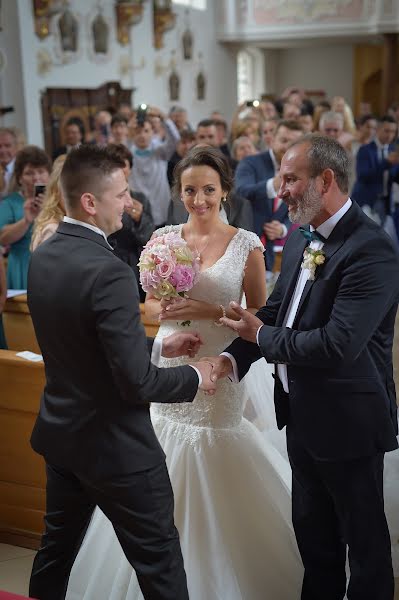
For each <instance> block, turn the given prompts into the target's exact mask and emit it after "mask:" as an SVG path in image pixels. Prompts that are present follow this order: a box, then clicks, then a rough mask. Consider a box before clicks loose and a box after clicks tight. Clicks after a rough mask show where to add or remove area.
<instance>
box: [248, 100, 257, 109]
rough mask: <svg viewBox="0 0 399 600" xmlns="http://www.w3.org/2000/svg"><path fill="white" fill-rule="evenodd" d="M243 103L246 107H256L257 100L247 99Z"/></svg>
mask: <svg viewBox="0 0 399 600" xmlns="http://www.w3.org/2000/svg"><path fill="white" fill-rule="evenodd" d="M245 104H246V106H248V108H258V106H259V100H248V101H247V102H246V103H245Z"/></svg>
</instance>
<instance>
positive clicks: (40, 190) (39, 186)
mask: <svg viewBox="0 0 399 600" xmlns="http://www.w3.org/2000/svg"><path fill="white" fill-rule="evenodd" d="M45 191H46V186H45V185H44V183H35V198H36V196H38V195H39V194H44V193H45Z"/></svg>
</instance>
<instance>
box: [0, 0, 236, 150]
mask: <svg viewBox="0 0 399 600" xmlns="http://www.w3.org/2000/svg"><path fill="white" fill-rule="evenodd" d="M4 4H8V3H4ZM12 4H15V5H16V7H17V8H18V19H19V20H18V26H17V23H16V22H14V24H13V25H14V27H13V28H12V33H11V28H10V36H11V37H10V39H9V40H8V43H7V44H6V48H5V50H6V54H8V57H9V62H10V63H11V66H10V72H13V77H14V78H15V80H16V84H15V85H14V88H11V87H9V90H10V96H9V102H10V103H11V104H15V102H16V98H17V96H19V97H20V99H21V101H22V102H23V104H24V114H25V125H26V133H27V138H28V141H29V143H35V144H39V145H43V124H42V115H41V106H40V94H41V91H42V90H44V89H45V88H47V87H63V88H65V87H71V88H75V87H83V88H86V87H87V88H95V87H98V86H100V85H102V84H103V83H105V82H107V81H120V83H121V85H122V87H125V88H128V87H134V88H136V91H135V93H134V95H133V98H134V104H135V105H137V104H138V103H141V102H146V103H150V104H154V105H157V106H159V108H161V109H163V110H168V108H169V107H170V106H171V105H173V104H179V105H182V106H184V107H186V108H187V109H188V113H189V118H190V121H191V123H192V124H193V125H194V126H195V125H196V123H197V122H198V120H200V119H201V118H204V117H207V116H208V115H209V114H210V112H211V111H212V110H214V109H218V110H220V111H221V112H222V113H223V114H224V115H225V116H226V118H228V119H230V117H231V115H232V113H233V110H234V108H235V105H236V88H237V84H236V81H237V77H236V59H235V52H234V51H232V50H230V49H226V48H224V47H223V46H221V45H220V44H218V43H217V42H216V33H215V17H214V4H213V2H210V0H208V2H207V9H206V10H203V11H202V10H195V9H194V8H192V9H191V10H190V14H189V22H190V28H191V31H192V33H193V37H194V51H193V59H192V60H189V61H184V60H183V55H182V46H181V36H182V34H183V31H184V29H185V27H186V17H185V7H184V6H181V5H179V4H174V5H173V11H174V12H175V13H176V15H177V18H176V25H175V27H174V28H173V29H172V30H170V31H167V32H166V33H165V34H164V48H163V49H162V50H156V49H155V48H154V47H153V28H152V19H153V15H152V3H151V2H149V1H147V2H145V3H144V5H143V6H144V11H143V18H142V21H141V22H140V23H139V24H137V25H135V26H133V27H132V28H131V29H130V36H131V41H130V44H129V45H128V46H121V45H120V44H119V43H118V41H117V37H116V36H117V32H116V23H115V20H116V19H115V14H114V2H113V0H105V1H103V2H102V6H103V15H104V17H105V19H106V20H107V21H108V22H109V24H110V27H111V32H110V52H109V60H108V61H107V62H103V63H97V62H94V60H93V59H92V58H91V57H90V54H92V53H91V51H90V47H91V44H90V36H89V33H88V31H89V24H90V20H91V19H92V18H93V17H94V16H95V15H96V14H97V11H98V0H85V2H84V3H83V2H81V1H79V0H71V2H70V9H71V11H72V12H73V13H74V14H75V15H77V16H78V19H79V27H80V29H79V38H78V39H79V42H78V43H79V49H78V52H77V58H76V62H71V63H69V64H62V60H63V56H62V54H61V53H60V52H59V46H58V45H57V37H58V36H57V35H56V34H54V33H53V34H52V35H50V36H48V37H47V38H45V39H44V40H40V39H39V38H38V37H37V36H36V34H35V32H34V20H33V11H32V4H31V2H27V1H26V0H16V2H14V1H13V3H12ZM57 18H58V17H57V16H55V17H54V18H53V19H52V22H51V30H52V31H53V32H54V31H55V32H56V31H57V27H56V23H57ZM22 32H23V33H22ZM19 36H20V38H21V58H22V71H21V70H20V68H19V66H18V61H17V60H16V59H15V57H14V54H13V47H14V45H15V46H18V37H19ZM12 38H13V39H12ZM173 51H175V54H174V59H175V61H176V70H177V71H178V73H179V76H180V78H181V88H180V99H179V100H178V101H173V102H171V101H170V100H169V89H168V77H169V74H170V64H171V58H172V52H173ZM199 53H201V54H202V58H199ZM39 54H40V55H41V58H42V60H41V61H40V62H41V65H42V67H43V64H44V63H45V62H46V61H47V71H46V70H45V69H44V70H42V72H41V73H39V71H38V66H39V59H38V56H39ZM200 68H202V70H203V72H204V75H205V77H206V97H205V100H202V101H201V100H197V97H196V85H195V82H196V77H197V75H198V72H199V70H200ZM20 82H22V85H21V83H20ZM18 86H19V90H20V92H21V90H23V94H22V93H20V92H18ZM20 121H21V119H20ZM21 122H22V121H21ZM12 124H16V123H12Z"/></svg>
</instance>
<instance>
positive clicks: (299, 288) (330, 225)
mask: <svg viewBox="0 0 399 600" xmlns="http://www.w3.org/2000/svg"><path fill="white" fill-rule="evenodd" d="M351 206H352V200H351V199H350V198H348V200H347V201H346V202H345V204H344V205H343V206H342V207H341V208H340V209H339V210H338V211H337V212H336V213H335V214H333V215H332V216H331V217H330V218H329V219H327V221H324V223H322V224H321V225H320V226H319V227H318V228H317V232H318V233H320V235H322V236H323V237H324V238H325V239H327V238H328V237H329V236H330V235H331V233H332V231H333V229H334V228H335V226H336V225H337V223H338V222H339V221H340V220H341V219H342V217H343V216H344V214H345V213H347V212H348V210H349V209H350V207H351ZM310 230H311V231H314V227H312V226H310ZM323 246H324V242H322V241H320V240H314V241H313V242H311V243H310V246H309V247H310V248H312V249H313V250H321V249H322V248H323ZM309 275H310V272H309V269H300V270H299V274H298V279H297V282H296V286H295V290H294V293H293V295H292V298H291V301H290V304H289V307H288V310H287V319H286V325H285V326H286V327H289V328H292V325H293V323H294V321H295V317H296V313H297V311H298V306H299V303H300V300H301V297H302V294H303V290H304V289H305V285H306V282H307V281H308V279H309ZM262 327H265V325H261V326H260V327H259V329H258V331H257V333H256V341H257V343H258V345H259V332H260V330H261V329H262ZM221 356H227V357H228V358H229V359H230V361H231V364H232V367H233V374H232V375H231V380H232V381H233V382H234V383H238V381H239V377H238V368H237V362H236V360H235V358H234V356H232V355H231V354H229V353H228V352H222V354H221ZM277 373H278V376H279V378H280V380H281V382H282V384H283V388H284V391H285V392H286V393H287V394H288V393H289V386H288V376H287V365H282V364H278V365H277Z"/></svg>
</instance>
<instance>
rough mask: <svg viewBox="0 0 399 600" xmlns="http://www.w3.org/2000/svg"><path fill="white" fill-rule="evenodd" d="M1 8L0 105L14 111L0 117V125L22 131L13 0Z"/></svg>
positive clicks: (22, 98) (22, 105) (21, 107)
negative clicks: (14, 127)
mask: <svg viewBox="0 0 399 600" xmlns="http://www.w3.org/2000/svg"><path fill="white" fill-rule="evenodd" d="M1 10H2V12H1V21H2V22H1V30H0V106H1V107H5V106H12V107H13V108H14V112H12V113H7V114H5V115H4V116H3V117H0V125H2V126H3V127H11V126H16V127H19V128H20V129H21V130H22V131H25V130H26V121H25V100H24V87H23V77H22V62H21V49H20V35H19V32H20V30H19V27H18V7H17V3H16V2H3V3H2V8H1Z"/></svg>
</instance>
